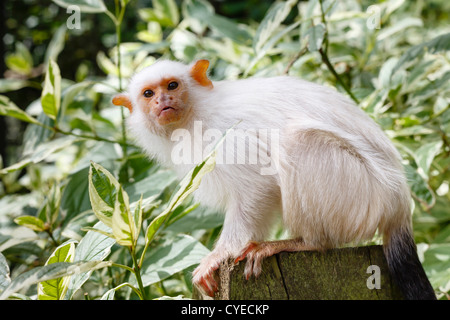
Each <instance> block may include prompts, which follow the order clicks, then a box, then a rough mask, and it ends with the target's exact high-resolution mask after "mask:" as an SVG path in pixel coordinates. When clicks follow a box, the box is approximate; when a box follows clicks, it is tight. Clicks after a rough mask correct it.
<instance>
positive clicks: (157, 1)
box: [152, 0, 180, 27]
mask: <svg viewBox="0 0 450 320" xmlns="http://www.w3.org/2000/svg"><path fill="white" fill-rule="evenodd" d="M152 3H153V8H154V11H155V14H156V16H157V17H158V18H159V19H158V22H159V23H160V24H161V25H163V26H169V27H174V26H176V25H177V24H178V22H179V21H180V14H179V13H178V7H177V4H176V3H175V1H174V0H153V1H152Z"/></svg>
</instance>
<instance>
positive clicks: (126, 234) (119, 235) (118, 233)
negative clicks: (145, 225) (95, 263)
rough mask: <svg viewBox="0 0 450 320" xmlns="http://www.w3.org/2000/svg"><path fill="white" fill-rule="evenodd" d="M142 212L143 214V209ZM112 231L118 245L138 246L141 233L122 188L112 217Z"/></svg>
mask: <svg viewBox="0 0 450 320" xmlns="http://www.w3.org/2000/svg"><path fill="white" fill-rule="evenodd" d="M139 207H140V206H139ZM140 211H141V214H142V209H141V210H140ZM112 230H113V235H114V238H115V239H116V241H117V243H118V244H120V245H122V246H127V247H133V246H135V245H136V242H137V237H138V235H139V231H138V230H137V229H136V223H135V221H134V215H133V214H132V212H131V210H130V204H129V199H128V195H127V193H126V192H125V191H124V190H123V188H122V187H119V191H118V192H117V197H116V201H115V205H114V213H113V216H112Z"/></svg>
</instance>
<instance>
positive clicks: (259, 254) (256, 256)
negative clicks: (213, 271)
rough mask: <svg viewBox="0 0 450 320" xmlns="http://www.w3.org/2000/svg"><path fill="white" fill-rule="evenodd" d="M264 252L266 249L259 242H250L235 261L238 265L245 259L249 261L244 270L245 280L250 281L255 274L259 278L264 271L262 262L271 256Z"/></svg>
mask: <svg viewBox="0 0 450 320" xmlns="http://www.w3.org/2000/svg"><path fill="white" fill-rule="evenodd" d="M266 251H267V250H264V247H263V246H261V245H260V243H258V242H254V241H252V242H250V243H249V244H248V245H247V246H246V247H245V248H244V249H243V250H242V251H241V253H240V254H239V256H238V257H237V258H236V259H235V260H234V263H238V262H239V261H242V260H244V259H247V261H246V263H245V268H244V276H245V279H247V280H248V279H250V277H251V275H252V274H253V275H254V276H255V277H258V276H259V275H260V274H261V271H262V260H263V259H264V258H265V257H267V256H269V254H268V253H267V252H266Z"/></svg>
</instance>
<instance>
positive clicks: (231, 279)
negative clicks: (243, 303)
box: [193, 246, 403, 300]
mask: <svg viewBox="0 0 450 320" xmlns="http://www.w3.org/2000/svg"><path fill="white" fill-rule="evenodd" d="M244 266H245V260H244V261H242V262H240V263H239V264H237V265H234V264H233V262H232V261H231V260H230V261H225V262H224V263H222V265H221V267H220V268H219V271H218V275H217V279H218V280H219V282H218V283H219V290H218V292H217V293H216V295H215V297H214V299H216V300H254V299H257V300H398V299H403V297H402V294H401V292H400V290H399V289H398V287H397V286H396V285H395V283H394V282H393V280H392V278H391V276H390V274H389V271H388V268H387V263H386V259H385V257H384V254H383V249H382V246H366V247H357V248H342V249H331V250H327V251H323V252H321V251H302V252H282V253H279V254H276V255H274V256H272V257H269V258H267V259H265V260H264V261H263V271H262V273H261V275H260V276H259V277H258V278H255V277H253V276H252V277H251V278H250V279H249V280H245V278H244ZM193 297H194V298H196V299H207V298H208V297H206V296H204V295H202V294H201V293H200V292H198V291H197V290H195V292H194V295H193Z"/></svg>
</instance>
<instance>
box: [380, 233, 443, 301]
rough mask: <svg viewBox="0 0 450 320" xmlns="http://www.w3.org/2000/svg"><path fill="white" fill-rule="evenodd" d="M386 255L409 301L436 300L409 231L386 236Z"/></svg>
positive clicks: (398, 283)
mask: <svg viewBox="0 0 450 320" xmlns="http://www.w3.org/2000/svg"><path fill="white" fill-rule="evenodd" d="M383 248H384V254H385V256H386V260H387V263H388V267H389V271H390V273H391V276H392V277H393V278H394V281H395V282H396V283H397V285H398V287H399V288H400V290H401V291H402V293H403V296H404V297H405V299H407V300H436V295H435V293H434V290H433V287H432V286H431V284H430V281H429V280H428V278H427V275H426V274H425V270H424V269H423V267H422V264H421V263H420V261H419V257H418V256H417V251H416V245H415V243H414V239H413V237H412V234H411V232H410V231H409V230H408V229H400V230H397V231H396V232H395V231H394V232H391V233H390V234H389V236H385V243H384V247H383Z"/></svg>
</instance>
